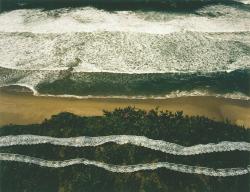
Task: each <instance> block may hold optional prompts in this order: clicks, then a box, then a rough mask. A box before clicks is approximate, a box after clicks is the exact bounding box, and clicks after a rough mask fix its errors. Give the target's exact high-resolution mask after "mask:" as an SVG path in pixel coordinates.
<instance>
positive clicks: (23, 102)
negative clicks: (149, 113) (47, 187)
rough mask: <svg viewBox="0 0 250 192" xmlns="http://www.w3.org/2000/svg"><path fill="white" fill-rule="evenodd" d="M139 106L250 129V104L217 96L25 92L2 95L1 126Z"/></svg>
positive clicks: (0, 103) (0, 105) (94, 114)
mask: <svg viewBox="0 0 250 192" xmlns="http://www.w3.org/2000/svg"><path fill="white" fill-rule="evenodd" d="M127 106H135V107H136V108H141V109H145V110H150V109H153V108H156V107H159V109H160V110H169V111H173V112H175V111H183V112H184V114H187V115H202V116H207V117H208V118H211V119H214V120H217V121H224V120H226V119H228V120H230V121H231V122H232V123H235V124H238V125H244V126H245V127H250V101H242V100H232V99H224V98H215V97H182V98H174V99H158V100H157V99H145V100H138V99H75V98H56V97H42V96H33V95H32V94H31V93H25V92H18V93H16V92H3V91H1V92H0V125H6V124H30V123H40V122H42V121H43V120H44V119H45V118H50V117H51V115H54V114H58V113H60V112H71V113H75V114H78V115H85V116H99V115H102V114H103V110H104V109H105V110H113V109H114V108H118V107H120V108H122V107H127Z"/></svg>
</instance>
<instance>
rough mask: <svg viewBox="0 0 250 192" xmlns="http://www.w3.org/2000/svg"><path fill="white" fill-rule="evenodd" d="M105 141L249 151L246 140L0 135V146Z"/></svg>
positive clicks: (167, 149) (179, 151)
mask: <svg viewBox="0 0 250 192" xmlns="http://www.w3.org/2000/svg"><path fill="white" fill-rule="evenodd" d="M105 143H116V144H119V145H124V144H132V145H135V146H141V147H145V148H149V149H153V150H157V151H161V152H164V153H168V154H173V155H196V154H204V153H212V152H224V151H236V150H237V151H250V144H249V143H247V142H229V141H223V142H220V143H218V144H215V143H209V144H205V145H204V144H199V145H195V146H190V147H184V146H181V145H178V144H175V143H169V142H166V141H162V140H153V139H149V138H147V137H144V136H134V135H110V136H99V137H87V136H82V137H72V138H55V137H48V136H38V135H15V136H13V135H10V136H2V137H0V147H7V146H14V145H35V144H52V145H60V146H72V147H86V146H92V147H95V146H99V145H103V144H105Z"/></svg>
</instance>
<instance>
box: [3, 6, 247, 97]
mask: <svg viewBox="0 0 250 192" xmlns="http://www.w3.org/2000/svg"><path fill="white" fill-rule="evenodd" d="M246 2H247V1H244V3H235V4H233V3H231V4H223V3H221V4H211V5H209V4H208V5H206V6H203V7H200V8H197V9H195V10H192V11H189V12H187V11H186V12H180V11H177V10H172V11H171V10H170V11H157V10H155V11H154V10H143V9H142V10H126V11H124V10H123V11H122V10H120V11H118V10H117V11H116V10H115V11H108V10H105V9H98V8H93V7H76V8H58V9H16V10H10V11H5V12H2V13H1V14H0V55H1V59H0V75H1V77H0V87H2V86H9V85H22V86H26V87H30V88H31V89H32V90H34V92H35V93H37V95H39V94H38V93H41V94H43V95H52V96H53V95H68V96H69V95H72V96H74V95H77V96H88V97H91V96H93V97H96V96H99V97H101V96H109V97H116V96H118V97H121V96H124V97H126V96H133V97H135V98H140V97H144V96H145V97H150V96H151V97H157V96H158V97H164V98H167V97H169V95H171V97H172V96H174V95H175V94H174V93H176V92H179V91H180V92H181V93H186V94H187V96H188V95H192V93H194V92H196V93H199V95H204V93H205V95H213V96H223V97H229V98H241V99H242V98H245V99H249V95H250V93H249V90H248V89H247V88H246V87H242V86H241V85H242V84H244V83H245V84H247V83H248V82H249V70H250V22H249V19H250V5H249V4H248V3H246ZM234 71H244V73H246V74H244V75H243V76H242V74H239V75H238V76H234V77H233V78H232V77H231V76H230V75H231V74H229V75H228V76H229V77H228V78H229V79H234V82H239V85H236V87H232V88H228V87H224V85H230V84H231V85H232V83H231V82H229V81H227V82H225V83H224V84H223V86H218V87H214V85H217V84H218V83H217V82H220V81H221V79H217V80H214V79H212V80H211V82H215V83H210V84H206V83H202V84H199V82H201V81H202V80H201V78H203V77H206V76H211V74H213V75H215V76H216V75H217V73H218V76H221V73H226V74H227V73H231V72H234ZM121 74H125V75H127V76H126V77H123V76H121ZM136 74H140V75H141V76H140V77H135V75H136ZM151 74H154V75H155V76H154V77H153V78H151V77H150V78H148V77H149V76H150V75H151ZM159 74H165V77H164V78H162V77H160V78H158V77H159V76H160V75H159ZM178 74H184V75H185V74H190V76H192V77H195V79H194V80H192V81H191V82H181V79H186V76H184V77H182V76H178V81H179V82H177V81H176V79H177V78H174V77H173V76H174V75H178ZM115 75H116V77H114V76H115ZM201 75H203V76H202V77H201ZM172 77H173V78H172ZM242 77H244V78H242ZM156 78H157V80H155V79H156ZM117 79H118V80H117ZM119 79H120V81H121V80H122V82H120V81H119ZM145 79H146V81H145ZM162 79H163V80H162ZM164 79H167V80H164ZM222 79H227V78H224V77H222ZM208 81H209V80H208ZM113 82H119V83H117V85H116V86H117V87H124V89H123V90H124V91H125V92H120V90H115V89H114V91H112V90H107V89H104V88H112V87H116V86H114V85H112V84H110V85H108V84H109V83H113ZM148 82H150V83H148ZM152 82H153V83H154V82H155V84H158V85H160V84H165V85H167V84H168V85H169V87H171V90H170V89H169V88H163V87H156V86H155V85H152V84H151V83H152ZM176 82H177V83H176ZM204 82H205V81H204ZM62 84H63V85H64V86H63V90H57V88H58V87H62V86H61V85H62ZM101 84H102V85H105V86H102V87H100V85H101ZM106 84H107V85H106ZM128 84H130V85H129V86H128ZM183 84H185V85H190V86H188V88H187V87H183V86H182V85H183ZM197 84H199V85H198V86H197ZM73 85H74V87H75V88H76V89H79V90H83V91H82V92H80V91H72V90H69V89H70V87H73ZM192 85H194V86H193V87H192ZM126 86H128V87H126ZM195 86H196V87H195ZM144 87H156V89H155V90H154V89H152V90H150V93H147V92H145V91H144V90H143V91H137V90H140V89H143V88H144ZM58 89H59V88H58ZM157 90H161V91H162V92H160V93H159V92H157ZM107 93H109V95H106V94H107ZM177 95H178V94H177Z"/></svg>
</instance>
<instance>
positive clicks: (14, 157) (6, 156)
mask: <svg viewBox="0 0 250 192" xmlns="http://www.w3.org/2000/svg"><path fill="white" fill-rule="evenodd" d="M0 161H16V162H22V163H31V164H35V165H39V166H41V167H53V168H60V167H67V166H72V165H77V164H83V165H92V166H95V167H99V168H103V169H105V170H107V171H110V172H116V173H132V172H137V171H142V170H155V169H159V168H165V169H169V170H172V171H177V172H182V173H190V174H201V175H207V176H215V177H229V176H237V175H245V174H249V172H250V166H248V167H246V168H225V169H213V168H207V167H198V166H190V165H182V164H175V163H168V162H158V163H148V164H137V165H111V164H106V163H103V162H98V161H90V160H87V159H84V158H78V159H70V160H65V161H49V160H44V159H39V158H35V157H29V156H24V155H19V154H11V153H0Z"/></svg>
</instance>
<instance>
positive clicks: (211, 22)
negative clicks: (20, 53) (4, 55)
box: [0, 6, 250, 34]
mask: <svg viewBox="0 0 250 192" xmlns="http://www.w3.org/2000/svg"><path fill="white" fill-rule="evenodd" d="M208 7H209V6H208ZM225 7H226V9H227V10H228V14H227V15H228V17H226V18H223V19H222V18H209V17H201V16H197V15H195V14H183V13H182V14H173V13H168V12H144V13H143V14H142V13H141V12H140V11H115V12H109V11H104V10H99V9H95V8H91V7H85V8H74V9H67V8H64V9H56V10H49V11H43V10H41V9H32V10H29V9H21V10H13V11H10V12H4V13H2V14H0V31H2V32H33V33H68V32H94V31H123V32H139V33H153V34H168V33H172V32H178V31H182V30H188V31H199V32H236V31H250V24H249V22H248V19H249V17H250V13H249V12H247V11H244V10H241V9H237V13H238V14H237V15H238V17H231V16H230V14H231V12H232V13H233V14H234V11H235V9H233V8H231V7H230V6H224V7H220V6H218V8H217V9H216V12H218V10H219V11H223V10H224V9H225ZM205 8H206V7H205Z"/></svg>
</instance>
